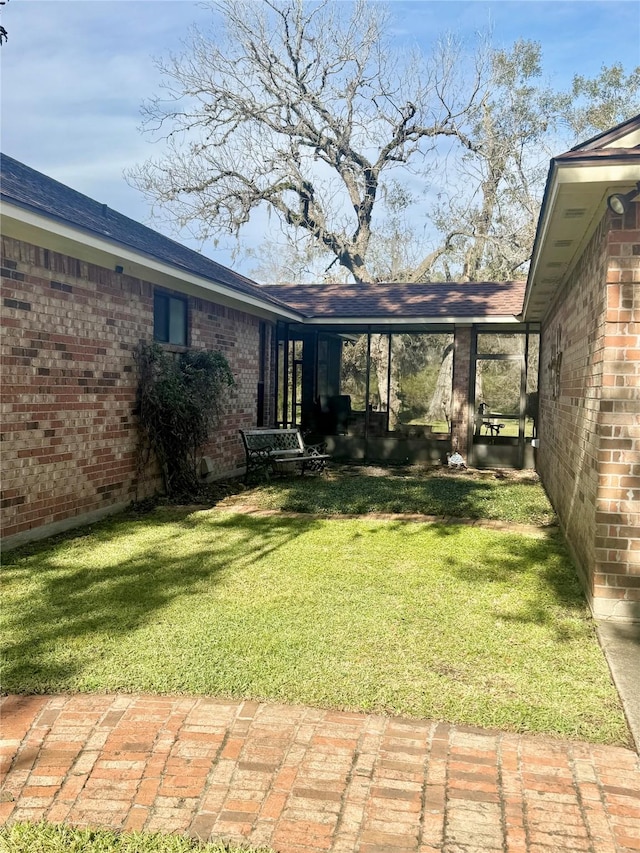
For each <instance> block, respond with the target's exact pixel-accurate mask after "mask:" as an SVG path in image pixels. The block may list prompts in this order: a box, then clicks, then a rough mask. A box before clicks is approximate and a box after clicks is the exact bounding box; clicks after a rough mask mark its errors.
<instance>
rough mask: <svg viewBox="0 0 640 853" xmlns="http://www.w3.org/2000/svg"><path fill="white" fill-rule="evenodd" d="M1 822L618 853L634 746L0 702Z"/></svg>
mask: <svg viewBox="0 0 640 853" xmlns="http://www.w3.org/2000/svg"><path fill="white" fill-rule="evenodd" d="M0 713H1V714H2V741H1V742H0V760H1V762H2V763H0V770H1V772H2V774H3V776H2V781H3V787H2V797H1V798H0V819H2V820H3V821H6V820H10V821H15V820H40V819H42V818H46V819H48V820H50V821H56V822H59V821H64V822H67V823H71V824H76V825H90V826H100V827H109V828H112V829H121V828H126V829H148V830H161V831H165V832H181V833H186V834H189V835H191V836H193V837H196V838H200V839H203V840H210V839H219V838H222V839H225V840H228V841H235V842H244V843H248V844H252V845H255V846H259V845H266V846H271V847H273V848H274V849H275V850H278V851H282V853H320V851H333V853H352V852H353V851H357V853H382V851H389V853H405V851H406V853H437V851H442V853H475V851H478V853H480V851H482V853H505V851H507V853H553V851H578V852H579V853H580V851H584V853H631V851H638V850H640V769H639V765H638V756H637V755H636V754H635V753H634V752H632V751H630V750H628V749H623V748H618V747H602V746H594V745H591V744H586V743H577V742H568V741H559V740H552V739H548V738H542V737H532V736H524V735H516V734H505V733H501V732H493V731H485V730H481V729H471V728H468V727H465V726H455V725H446V724H443V723H435V722H428V721H422V720H407V719H399V718H393V717H382V716H375V715H367V714H352V713H341V712H336V711H324V710H319V709H314V708H305V707H291V706H284V705H272V704H259V703H256V702H230V701H219V700H216V699H208V698H183V697H178V698H176V697H143V696H53V697H41V696H38V697H16V696H7V697H4V698H3V700H2V703H1V705H0Z"/></svg>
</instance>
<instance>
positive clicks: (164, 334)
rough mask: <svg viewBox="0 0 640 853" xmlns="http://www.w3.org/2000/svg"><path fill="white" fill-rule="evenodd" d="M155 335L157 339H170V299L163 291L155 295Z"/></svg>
mask: <svg viewBox="0 0 640 853" xmlns="http://www.w3.org/2000/svg"><path fill="white" fill-rule="evenodd" d="M153 337H154V338H155V339H156V341H164V342H165V343H167V342H168V341H169V300H168V299H167V297H166V296H165V295H164V294H163V293H154V295H153Z"/></svg>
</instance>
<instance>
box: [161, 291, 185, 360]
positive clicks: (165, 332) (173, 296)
mask: <svg viewBox="0 0 640 853" xmlns="http://www.w3.org/2000/svg"><path fill="white" fill-rule="evenodd" d="M172 302H173V303H178V304H182V305H183V309H184V316H183V322H182V329H181V332H182V335H181V337H182V340H176V339H175V338H176V337H177V336H176V335H175V334H174V336H173V339H172V335H171V304H172ZM160 304H161V305H162V306H163V307H162V309H160V308H159V307H158V306H159V305H160ZM159 322H160V323H161V324H162V326H163V328H161V329H160V328H158V326H159ZM153 339H154V341H158V343H161V344H171V345H173V346H182V347H186V346H188V345H189V298H188V297H187V296H184V295H183V294H182V293H173V292H171V291H168V290H160V289H157V288H156V289H154V291H153Z"/></svg>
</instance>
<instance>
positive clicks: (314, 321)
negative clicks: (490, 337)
mask: <svg viewBox="0 0 640 853" xmlns="http://www.w3.org/2000/svg"><path fill="white" fill-rule="evenodd" d="M522 322H523V321H522V319H521V318H520V315H519V314H494V315H486V314H485V315H482V316H480V317H476V316H473V317H459V316H456V315H451V316H449V315H447V316H445V317H434V316H425V315H419V316H417V317H412V316H408V315H404V316H403V317H388V316H385V315H381V316H371V317H305V319H304V325H305V326H438V325H443V326H444V325H447V326H451V325H455V326H472V325H476V324H483V325H486V324H490V323H495V324H500V325H502V324H506V323H518V324H519V323H522Z"/></svg>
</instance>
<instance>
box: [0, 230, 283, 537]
mask: <svg viewBox="0 0 640 853" xmlns="http://www.w3.org/2000/svg"><path fill="white" fill-rule="evenodd" d="M1 298H2V326H3V337H2V361H3V363H2V371H3V381H2V468H3V477H2V495H1V511H2V532H3V537H5V541H6V540H8V538H9V537H16V535H17V534H21V535H22V536H27V535H29V533H28V532H29V531H36V530H37V529H38V528H42V527H44V526H49V525H55V524H58V523H64V522H68V521H69V519H73V518H76V519H77V520H78V522H81V520H82V517H83V516H84V517H85V518H86V517H89V516H91V514H96V513H102V512H103V511H105V510H107V509H108V508H109V507H115V506H118V505H121V504H124V503H127V502H129V501H130V500H132V499H134V498H141V497H144V496H146V495H148V494H150V493H153V491H155V490H157V489H158V488H159V486H160V483H159V480H158V478H157V474H156V472H155V471H154V470H153V468H149V469H147V471H146V472H145V474H144V476H143V477H142V478H139V477H137V475H136V462H137V453H136V450H137V429H136V419H135V416H134V414H133V410H134V404H135V394H136V377H135V366H134V361H133V356H132V353H133V349H134V347H135V346H136V344H137V343H138V342H139V341H140V340H150V339H151V338H152V335H153V284H152V283H151V282H148V281H141V280H139V279H136V278H131V277H128V276H126V275H120V274H117V273H115V272H113V271H111V270H108V269H104V268H102V267H97V266H93V265H91V264H87V263H85V262H83V261H79V260H77V259H75V258H71V257H67V256H65V255H60V254H58V253H55V252H52V251H49V250H46V249H43V248H39V247H37V246H32V245H30V244H27V243H24V242H21V241H17V240H13V239H8V238H3V240H2V295H1ZM189 315H190V324H191V338H192V341H191V343H192V345H193V346H198V347H200V346H202V347H205V346H206V347H208V348H211V349H220V350H221V351H222V352H223V353H224V354H225V355H226V356H227V358H228V359H229V362H230V364H231V367H232V370H233V372H234V374H235V376H236V380H237V388H236V389H235V390H234V391H233V392H232V395H231V409H230V410H229V411H228V412H227V413H225V415H224V416H223V419H222V423H221V426H220V430H219V432H218V434H217V435H216V437H215V440H214V441H213V442H212V444H211V446H210V447H209V448H207V452H208V454H209V455H210V456H211V458H212V460H213V462H214V469H215V471H216V473H218V474H221V475H222V474H225V473H230V472H232V471H234V470H236V469H237V468H239V467H240V466H241V465H242V462H243V453H242V448H241V444H240V441H239V437H238V428H239V427H241V426H252V425H255V419H256V389H257V381H258V363H257V352H258V335H259V320H258V318H256V317H253V316H251V315H249V314H245V313H243V312H239V311H234V310H232V309H230V308H225V307H221V306H219V305H215V304H213V303H211V302H208V301H204V300H198V299H194V298H190V299H189ZM268 328H269V326H268Z"/></svg>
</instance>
